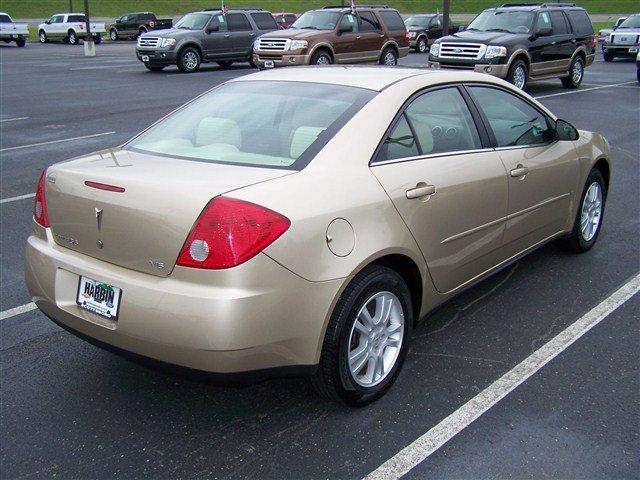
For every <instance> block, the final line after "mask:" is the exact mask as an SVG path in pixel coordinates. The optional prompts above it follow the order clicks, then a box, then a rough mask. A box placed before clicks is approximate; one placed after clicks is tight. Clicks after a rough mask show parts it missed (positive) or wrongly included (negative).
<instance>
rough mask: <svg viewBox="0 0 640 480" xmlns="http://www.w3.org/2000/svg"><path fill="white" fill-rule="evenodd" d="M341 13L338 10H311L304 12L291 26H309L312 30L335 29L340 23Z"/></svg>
mask: <svg viewBox="0 0 640 480" xmlns="http://www.w3.org/2000/svg"><path fill="white" fill-rule="evenodd" d="M339 18H340V14H339V13H338V12H322V11H317V10H314V11H311V12H306V13H304V14H302V16H301V17H300V18H299V19H298V20H296V21H295V22H294V23H293V25H291V28H300V29H302V28H309V29H312V30H333V29H334V28H336V25H337V24H338V19H339Z"/></svg>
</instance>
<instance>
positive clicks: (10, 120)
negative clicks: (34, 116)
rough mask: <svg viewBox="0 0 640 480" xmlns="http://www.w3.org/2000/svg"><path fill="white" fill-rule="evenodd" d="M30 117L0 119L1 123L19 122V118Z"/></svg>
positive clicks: (20, 118)
mask: <svg viewBox="0 0 640 480" xmlns="http://www.w3.org/2000/svg"><path fill="white" fill-rule="evenodd" d="M27 118H29V117H16V118H5V119H3V120H0V123H4V122H17V121H18V120H26V119H27Z"/></svg>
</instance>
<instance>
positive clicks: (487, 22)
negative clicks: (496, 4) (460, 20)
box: [467, 10, 533, 33]
mask: <svg viewBox="0 0 640 480" xmlns="http://www.w3.org/2000/svg"><path fill="white" fill-rule="evenodd" d="M532 23H533V13H531V12H524V11H505V10H485V11H484V12H482V13H481V14H480V15H478V16H477V17H476V18H475V19H474V20H473V22H471V23H470V24H469V26H468V27H467V30H480V31H482V32H508V33H529V30H531V24H532Z"/></svg>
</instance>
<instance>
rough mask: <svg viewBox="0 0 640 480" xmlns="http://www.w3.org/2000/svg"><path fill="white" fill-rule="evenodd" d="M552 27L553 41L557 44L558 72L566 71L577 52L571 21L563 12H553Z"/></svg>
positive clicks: (551, 12) (550, 13)
mask: <svg viewBox="0 0 640 480" xmlns="http://www.w3.org/2000/svg"><path fill="white" fill-rule="evenodd" d="M549 16H550V17H551V25H552V27H553V40H554V41H555V42H556V44H555V47H556V55H557V60H558V70H559V71H565V70H568V69H569V62H570V61H571V57H572V56H573V51H574V50H575V48H576V47H575V41H576V40H575V38H574V36H573V34H572V33H571V26H570V25H569V20H567V18H566V15H565V14H564V13H563V12H562V10H551V11H550V12H549Z"/></svg>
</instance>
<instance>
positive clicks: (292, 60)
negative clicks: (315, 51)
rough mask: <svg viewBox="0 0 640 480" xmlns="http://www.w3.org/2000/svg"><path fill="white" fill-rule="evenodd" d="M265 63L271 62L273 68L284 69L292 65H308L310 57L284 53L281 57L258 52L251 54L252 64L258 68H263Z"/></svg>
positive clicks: (270, 53)
mask: <svg viewBox="0 0 640 480" xmlns="http://www.w3.org/2000/svg"><path fill="white" fill-rule="evenodd" d="M267 62H273V66H274V67H286V66H294V65H309V63H310V62H311V55H304V54H295V53H284V54H281V55H274V54H273V53H272V52H269V53H265V52H260V51H254V52H253V63H254V64H255V65H256V66H257V67H259V68H264V67H265V66H266V65H267Z"/></svg>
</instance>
